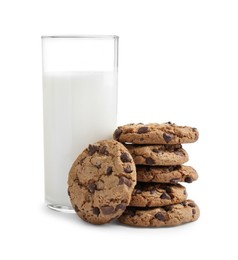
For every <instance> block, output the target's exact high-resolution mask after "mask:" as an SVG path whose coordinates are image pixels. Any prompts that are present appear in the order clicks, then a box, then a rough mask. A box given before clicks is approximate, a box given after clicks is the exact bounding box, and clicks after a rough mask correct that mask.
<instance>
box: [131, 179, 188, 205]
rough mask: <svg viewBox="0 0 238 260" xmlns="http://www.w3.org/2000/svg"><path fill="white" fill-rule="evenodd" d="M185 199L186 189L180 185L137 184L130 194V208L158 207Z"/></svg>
mask: <svg viewBox="0 0 238 260" xmlns="http://www.w3.org/2000/svg"><path fill="white" fill-rule="evenodd" d="M186 199H187V192H186V188H185V187H183V186H182V185H180V184H165V183H145V182H144V183H143V182H139V183H137V185H136V186H135V189H134V191H133V193H132V196H131V202H130V206H135V207H160V206H166V205H170V204H175V203H180V202H183V201H185V200H186Z"/></svg>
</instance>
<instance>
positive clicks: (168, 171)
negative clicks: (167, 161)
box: [136, 165, 198, 184]
mask: <svg viewBox="0 0 238 260" xmlns="http://www.w3.org/2000/svg"><path fill="white" fill-rule="evenodd" d="M136 172H137V181H139V182H160V183H173V184H175V183H178V182H187V183H192V182H193V181H195V180H197V179H198V174H197V172H196V170H195V169H194V168H192V167H191V166H186V165H176V166H142V165H138V166H136Z"/></svg>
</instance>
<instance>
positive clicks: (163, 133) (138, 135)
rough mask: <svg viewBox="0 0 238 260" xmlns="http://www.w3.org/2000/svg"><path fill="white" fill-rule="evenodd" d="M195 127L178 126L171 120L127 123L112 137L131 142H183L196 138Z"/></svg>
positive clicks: (123, 141) (194, 140)
mask: <svg viewBox="0 0 238 260" xmlns="http://www.w3.org/2000/svg"><path fill="white" fill-rule="evenodd" d="M198 137H199V133H198V130H197V129H196V128H193V127H189V126H178V125H176V124H173V123H171V122H167V123H163V124H157V123H153V124H146V125H144V124H141V123H140V124H128V125H124V126H119V127H118V128H117V129H116V130H115V132H114V134H113V138H114V139H115V140H117V141H119V142H121V143H132V144H183V143H193V142H196V141H197V140H198Z"/></svg>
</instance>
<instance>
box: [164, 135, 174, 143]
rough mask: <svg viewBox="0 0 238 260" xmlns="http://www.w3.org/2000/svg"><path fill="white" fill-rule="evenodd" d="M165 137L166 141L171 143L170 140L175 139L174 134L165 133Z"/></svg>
mask: <svg viewBox="0 0 238 260" xmlns="http://www.w3.org/2000/svg"><path fill="white" fill-rule="evenodd" d="M163 138H164V140H165V142H166V143H169V142H170V141H172V140H173V138H174V135H173V134H168V133H164V134H163Z"/></svg>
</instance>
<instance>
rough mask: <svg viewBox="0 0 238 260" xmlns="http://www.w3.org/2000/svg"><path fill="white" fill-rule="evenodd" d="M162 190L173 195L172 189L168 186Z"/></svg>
mask: <svg viewBox="0 0 238 260" xmlns="http://www.w3.org/2000/svg"><path fill="white" fill-rule="evenodd" d="M164 189H165V190H166V192H167V193H173V189H172V187H170V186H168V185H167V186H165V187H164Z"/></svg>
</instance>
